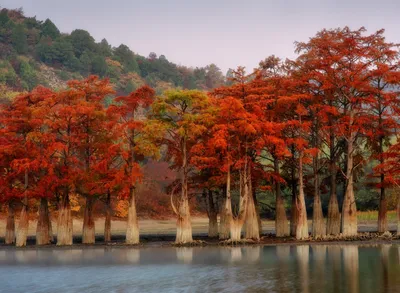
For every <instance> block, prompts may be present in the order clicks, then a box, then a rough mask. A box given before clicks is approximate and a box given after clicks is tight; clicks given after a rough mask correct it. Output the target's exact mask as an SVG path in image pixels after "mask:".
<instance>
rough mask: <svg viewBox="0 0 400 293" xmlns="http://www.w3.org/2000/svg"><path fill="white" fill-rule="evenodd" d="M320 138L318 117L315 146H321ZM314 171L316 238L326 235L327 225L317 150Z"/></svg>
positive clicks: (314, 230) (313, 224) (315, 127)
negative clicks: (323, 210)
mask: <svg viewBox="0 0 400 293" xmlns="http://www.w3.org/2000/svg"><path fill="white" fill-rule="evenodd" d="M320 146H321V145H320V139H319V121H318V117H317V116H315V119H314V147H315V148H318V149H319V148H320ZM318 151H319V150H318ZM313 171H314V201H313V221H312V236H313V237H314V238H318V237H323V236H325V235H326V227H325V221H324V215H323V212H322V204H321V193H320V179H319V153H318V152H317V153H316V155H315V156H314V158H313Z"/></svg>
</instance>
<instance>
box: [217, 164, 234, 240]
mask: <svg viewBox="0 0 400 293" xmlns="http://www.w3.org/2000/svg"><path fill="white" fill-rule="evenodd" d="M232 221H233V214H232V200H231V171H230V167H228V172H227V175H226V194H225V200H224V204H223V205H222V209H221V223H220V225H219V239H221V240H227V239H229V236H230V226H231V222H232Z"/></svg>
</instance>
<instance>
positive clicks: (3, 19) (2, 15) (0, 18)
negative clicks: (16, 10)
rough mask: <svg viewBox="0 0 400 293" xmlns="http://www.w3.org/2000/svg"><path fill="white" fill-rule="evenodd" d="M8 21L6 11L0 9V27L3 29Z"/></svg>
mask: <svg viewBox="0 0 400 293" xmlns="http://www.w3.org/2000/svg"><path fill="white" fill-rule="evenodd" d="M9 20H10V18H9V17H8V12H7V9H2V10H1V11H0V27H3V26H4V25H5V24H6V23H7V22H8V21H9Z"/></svg>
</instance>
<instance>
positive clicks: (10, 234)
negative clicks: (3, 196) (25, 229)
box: [5, 200, 15, 244]
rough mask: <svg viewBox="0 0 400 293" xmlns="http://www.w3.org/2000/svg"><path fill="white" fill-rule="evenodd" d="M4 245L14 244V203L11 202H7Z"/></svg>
mask: <svg viewBox="0 0 400 293" xmlns="http://www.w3.org/2000/svg"><path fill="white" fill-rule="evenodd" d="M5 243H6V244H14V243H15V211H14V203H13V201H12V200H10V201H9V202H8V211H7V224H6V236H5Z"/></svg>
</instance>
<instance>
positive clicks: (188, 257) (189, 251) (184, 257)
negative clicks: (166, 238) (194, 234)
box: [176, 247, 193, 264]
mask: <svg viewBox="0 0 400 293" xmlns="http://www.w3.org/2000/svg"><path fill="white" fill-rule="evenodd" d="M176 258H177V259H178V261H180V262H182V263H184V264H191V263H192V261H193V248H192V247H179V248H177V249H176Z"/></svg>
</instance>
